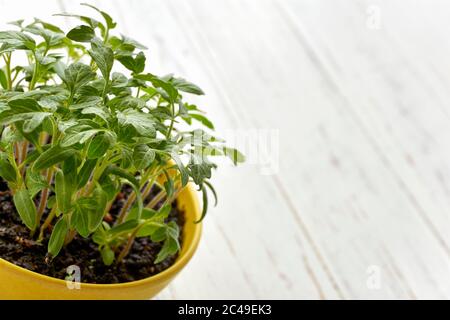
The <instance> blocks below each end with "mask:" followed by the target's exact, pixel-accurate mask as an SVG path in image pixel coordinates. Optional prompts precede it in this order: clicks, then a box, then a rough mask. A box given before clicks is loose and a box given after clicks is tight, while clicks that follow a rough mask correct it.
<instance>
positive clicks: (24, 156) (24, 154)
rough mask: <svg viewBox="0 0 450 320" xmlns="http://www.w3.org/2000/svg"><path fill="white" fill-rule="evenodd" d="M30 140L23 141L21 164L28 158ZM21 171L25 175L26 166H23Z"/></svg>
mask: <svg viewBox="0 0 450 320" xmlns="http://www.w3.org/2000/svg"><path fill="white" fill-rule="evenodd" d="M28 146H29V144H28V141H24V142H22V150H21V152H20V154H21V158H20V162H19V166H20V165H21V164H22V163H24V162H25V160H26V159H27V154H28ZM20 173H21V174H22V175H23V174H24V173H25V166H22V167H21V169H20Z"/></svg>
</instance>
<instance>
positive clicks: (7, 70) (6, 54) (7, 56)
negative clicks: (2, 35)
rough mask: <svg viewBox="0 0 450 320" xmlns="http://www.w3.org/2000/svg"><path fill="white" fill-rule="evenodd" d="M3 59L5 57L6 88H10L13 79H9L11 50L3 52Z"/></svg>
mask: <svg viewBox="0 0 450 320" xmlns="http://www.w3.org/2000/svg"><path fill="white" fill-rule="evenodd" d="M3 59H5V69H6V83H7V88H6V89H7V90H12V86H13V81H12V79H11V52H7V53H5V55H4V56H3Z"/></svg>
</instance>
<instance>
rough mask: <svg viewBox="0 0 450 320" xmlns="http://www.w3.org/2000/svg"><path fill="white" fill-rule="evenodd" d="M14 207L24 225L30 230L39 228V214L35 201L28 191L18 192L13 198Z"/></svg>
mask: <svg viewBox="0 0 450 320" xmlns="http://www.w3.org/2000/svg"><path fill="white" fill-rule="evenodd" d="M13 200H14V205H15V206H16V209H17V212H18V213H19V215H20V218H21V219H22V221H23V223H24V224H25V225H26V226H27V227H28V228H29V229H30V230H35V229H36V227H37V223H38V221H37V212H36V207H35V205H34V202H33V200H32V199H31V196H30V194H29V192H28V190H27V189H25V188H23V189H20V190H17V192H16V193H15V194H14V197H13Z"/></svg>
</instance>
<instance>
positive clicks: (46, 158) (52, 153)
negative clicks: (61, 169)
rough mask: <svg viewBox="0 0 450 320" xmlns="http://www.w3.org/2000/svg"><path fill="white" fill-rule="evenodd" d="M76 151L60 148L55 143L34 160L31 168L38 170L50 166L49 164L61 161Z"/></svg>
mask: <svg viewBox="0 0 450 320" xmlns="http://www.w3.org/2000/svg"><path fill="white" fill-rule="evenodd" d="M75 153H76V151H75V150H74V149H68V148H62V147H61V146H60V145H55V146H53V147H51V148H50V149H48V150H46V151H44V152H43V153H42V154H41V155H40V156H39V157H38V158H37V159H36V161H35V162H34V164H33V167H32V170H33V171H34V172H39V171H41V170H44V169H47V168H50V167H51V166H53V165H55V164H57V163H60V162H63V161H64V160H66V159H67V158H68V157H71V156H73V155H74V154H75Z"/></svg>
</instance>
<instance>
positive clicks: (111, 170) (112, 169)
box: [104, 165, 144, 220]
mask: <svg viewBox="0 0 450 320" xmlns="http://www.w3.org/2000/svg"><path fill="white" fill-rule="evenodd" d="M110 174H112V175H115V176H117V177H120V178H122V179H125V180H126V181H128V182H129V183H130V185H131V187H132V188H133V190H134V192H135V193H136V203H137V215H136V219H138V220H139V219H140V218H141V214H142V209H143V207H144V204H143V201H142V196H141V190H140V184H139V181H138V180H137V179H136V178H135V177H134V176H133V175H132V174H130V173H128V172H127V171H125V170H123V169H121V168H119V167H116V166H113V165H110V166H109V167H108V168H107V169H106V170H105V172H104V175H110Z"/></svg>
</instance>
